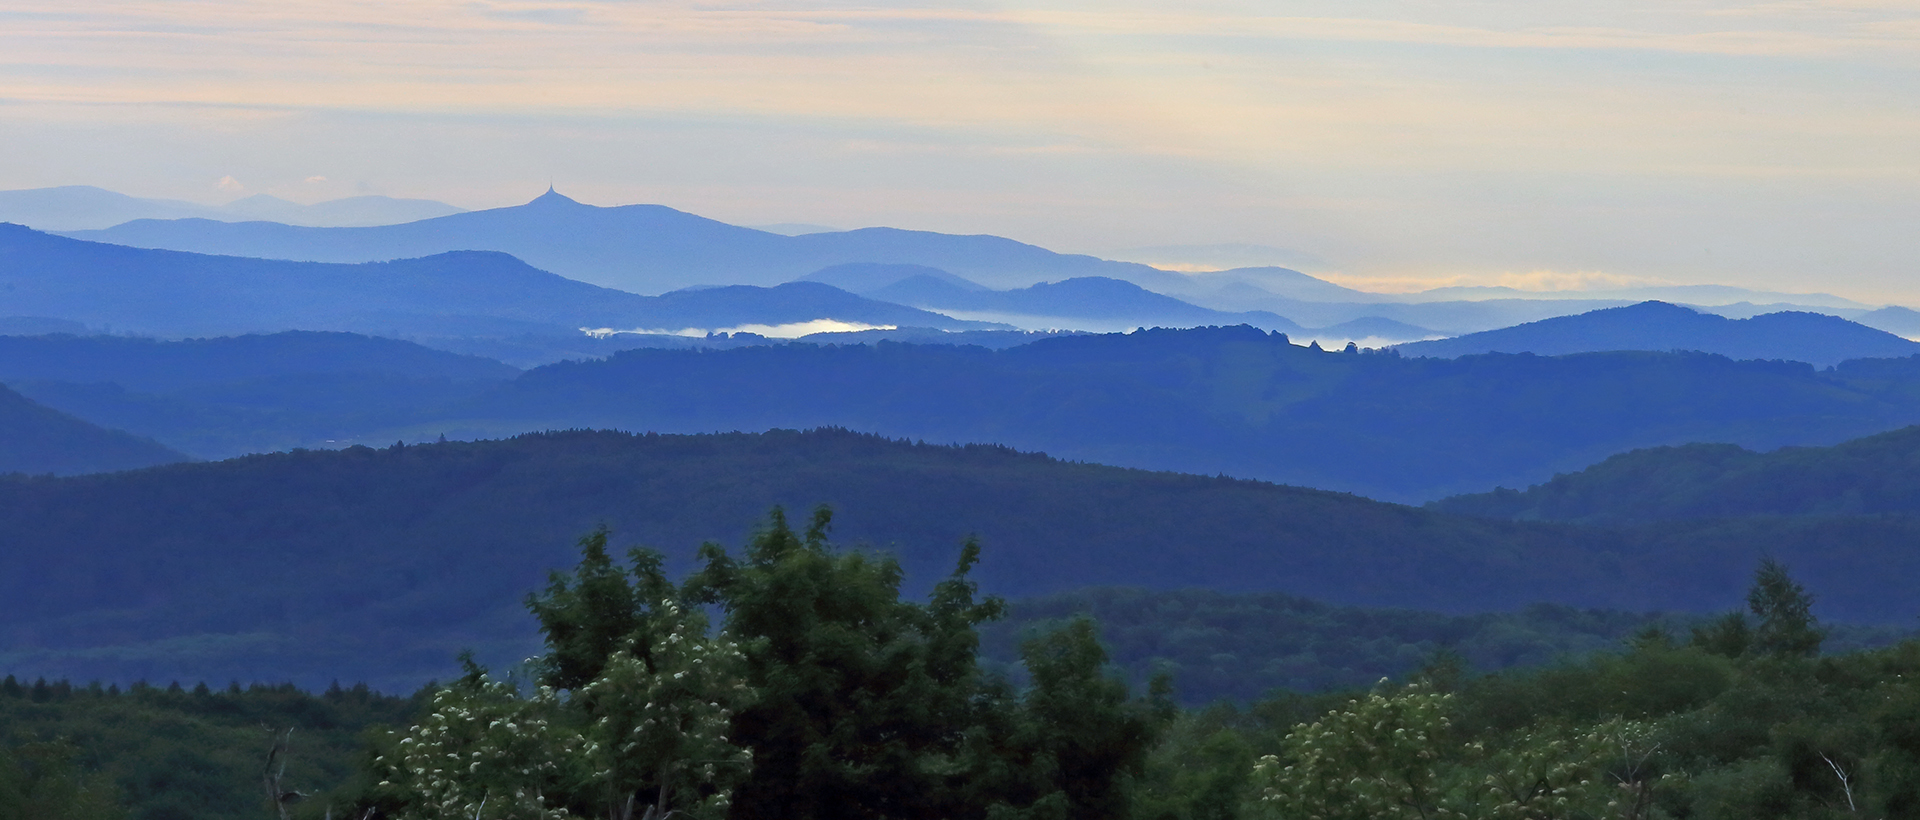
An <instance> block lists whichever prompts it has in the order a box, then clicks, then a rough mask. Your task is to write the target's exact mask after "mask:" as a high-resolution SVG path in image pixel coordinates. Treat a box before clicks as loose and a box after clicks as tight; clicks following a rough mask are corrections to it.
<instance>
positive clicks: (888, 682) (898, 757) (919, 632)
mask: <svg viewBox="0 0 1920 820" xmlns="http://www.w3.org/2000/svg"><path fill="white" fill-rule="evenodd" d="M831 523H832V515H831V513H830V512H829V511H828V510H827V509H826V508H824V507H822V508H820V509H819V510H817V511H816V512H815V513H814V516H813V520H812V521H811V523H810V524H809V525H808V527H807V529H806V530H805V532H804V533H796V532H794V530H793V529H792V528H791V527H790V526H789V525H788V524H787V521H786V517H785V516H784V514H782V512H781V511H780V510H779V509H775V510H774V511H773V513H772V514H771V516H770V517H769V520H768V523H767V525H766V526H765V527H764V528H763V529H762V530H761V531H760V532H759V533H757V534H756V535H755V536H754V537H753V538H752V539H751V541H750V542H749V543H748V545H747V547H746V549H745V550H744V554H743V556H742V557H741V558H740V559H738V560H736V559H734V558H733V557H732V556H730V555H728V554H727V553H726V551H725V550H724V549H722V548H721V547H719V546H717V545H713V544H708V545H706V546H704V547H702V549H701V556H702V558H703V560H704V561H705V566H704V567H703V568H702V569H701V570H700V571H699V572H698V573H697V574H696V575H695V576H694V577H693V578H691V579H690V580H689V582H688V585H687V586H688V589H689V590H690V591H691V592H692V594H693V595H694V596H695V597H696V598H697V599H698V600H702V601H707V602H711V603H715V604H718V605H719V606H721V607H722V608H724V609H725V611H726V625H727V629H728V631H729V632H731V633H732V634H734V635H736V636H737V637H738V639H739V640H740V641H741V645H742V647H743V648H744V650H745V654H746V669H747V678H748V682H749V684H750V685H751V686H753V687H754V688H755V689H757V690H758V691H759V695H760V696H759V697H758V699H757V700H756V701H755V702H754V703H753V704H752V705H750V706H748V707H746V708H745V709H743V710H742V711H741V712H740V713H739V714H738V715H737V716H735V718H734V724H733V725H734V731H735V736H736V739H737V741H738V742H739V743H741V744H742V745H744V746H746V747H747V748H748V749H750V750H751V751H752V753H753V772H752V775H751V777H750V778H749V779H748V780H747V781H746V782H745V783H743V784H742V785H741V786H740V788H739V789H738V791H737V792H736V794H735V798H734V811H733V813H732V816H734V817H752V818H763V817H791V818H829V817H830V818H836V820H864V819H865V818H910V817H952V816H958V815H960V814H963V813H964V811H965V809H964V806H962V805H961V804H960V802H959V801H960V799H961V797H960V795H961V794H962V793H963V792H964V791H965V790H966V780H967V778H966V776H965V775H966V773H965V772H963V771H961V770H960V768H959V767H958V766H957V765H956V764H955V760H956V759H957V756H958V755H959V753H960V751H961V747H962V743H963V740H964V739H965V736H966V732H967V730H968V728H969V727H971V726H973V725H975V724H976V723H977V722H978V718H979V716H978V708H979V702H978V698H977V696H978V695H979V693H980V692H981V679H980V673H979V669H978V666H977V663H976V657H975V656H976V654H977V651H978V638H977V636H976V633H975V630H974V627H975V625H977V624H979V623H980V622H982V621H985V620H988V619H991V618H996V617H999V616H1000V614H1001V612H1002V611H1003V609H1004V606H1003V604H1002V603H1001V602H1000V600H999V599H997V598H991V597H989V598H986V599H984V600H976V599H975V594H976V590H975V586H974V584H973V582H972V581H971V580H969V579H968V577H967V576H968V573H969V572H970V571H971V570H972V567H973V565H974V563H975V562H976V561H977V560H978V559H979V546H978V545H977V544H975V543H972V542H968V543H967V544H966V545H965V546H964V547H963V548H962V550H961V555H960V561H959V565H958V567H957V568H956V569H955V570H954V573H953V574H952V576H951V577H949V578H947V579H946V580H944V581H942V582H941V583H940V584H939V585H938V587H936V589H935V591H934V593H933V596H932V599H931V601H930V602H929V603H928V604H927V605H924V606H922V605H917V604H913V603H909V602H904V601H902V600H900V594H899V587H900V582H901V571H900V567H899V564H898V563H897V562H895V561H894V560H893V559H892V558H889V557H874V556H869V555H866V554H863V553H860V552H840V551H838V550H836V549H834V548H833V546H832V545H831V544H830V543H829V542H828V540H827V533H828V530H829V528H830V526H831Z"/></svg>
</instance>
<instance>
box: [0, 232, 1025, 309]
mask: <svg viewBox="0 0 1920 820" xmlns="http://www.w3.org/2000/svg"><path fill="white" fill-rule="evenodd" d="M0 262H4V265H3V266H0V287H4V288H5V289H6V293H7V296H8V300H9V310H10V311H11V312H12V313H14V314H17V315H29V316H44V317H53V318H60V319H67V320H71V321H78V322H82V323H85V324H87V325H90V326H93V327H96V328H100V327H111V329H113V330H115V331H129V330H132V331H139V332H144V333H154V334H160V335H176V336H178V335H215V334H231V333H247V332H273V331H279V330H296V329H297V330H345V331H355V332H374V333H380V334H382V335H389V336H504V335H514V334H522V333H533V332H539V333H555V332H558V333H577V332H578V329H579V328H581V327H596V328H597V327H611V328H618V329H629V328H671V329H680V328H689V327H691V328H699V329H712V328H725V327H731V326H735V325H743V324H766V325H779V324H787V323H794V322H807V321H812V320H816V319H837V320H840V321H846V322H856V323H863V324H870V325H901V326H914V327H931V328H940V329H953V330H967V329H988V328H991V327H992V326H991V325H986V324H982V323H978V322H961V321H956V320H953V319H949V318H948V317H945V316H942V315H940V314H937V313H929V312H927V311H922V310H915V309H913V308H908V307H903V306H900V305H893V304H888V303H884V302H876V301H873V300H870V299H864V298H861V297H858V296H854V295H853V294H850V293H846V292H844V291H840V290H837V289H835V288H831V287H828V286H826V285H820V284H814V283H792V284H787V285H782V286H780V287H776V288H771V289H767V288H722V289H715V290H712V291H696V292H688V293H682V294H670V295H668V296H664V297H650V296H638V295H635V294H632V293H626V292H623V291H617V290H611V289H608V288H602V287H596V286H594V285H589V284H586V283H584V282H576V281H573V280H571V279H566V278H563V277H560V276H556V275H554V274H551V273H547V272H545V271H541V270H537V269H535V268H533V267H531V266H529V265H527V264H526V263H524V262H521V261H520V260H518V259H515V258H513V257H511V256H507V255H505V254H501V253H492V252H476V251H461V252H454V253H441V254H438V255H436V256H429V257H425V258H419V259H402V260H399V261H394V262H377V263H368V264H356V265H345V264H323V263H314V262H284V261H275V260H268V259H246V258H239V257H230V256H206V255H202V254H195V253H181V252H177V251H159V250H148V249H143V248H131V247H122V246H118V245H108V244H102V243H98V242H84V241H80V240H75V239H68V238H65V237H59V236H53V235H49V234H44V233H39V232H37V231H33V230H30V229H27V228H22V227H20V226H17V225H0Z"/></svg>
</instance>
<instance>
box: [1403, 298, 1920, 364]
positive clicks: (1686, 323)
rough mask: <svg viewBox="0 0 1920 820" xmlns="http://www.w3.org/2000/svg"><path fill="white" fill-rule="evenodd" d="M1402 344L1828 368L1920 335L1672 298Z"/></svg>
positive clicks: (1420, 348) (1428, 349) (1900, 347)
mask: <svg viewBox="0 0 1920 820" xmlns="http://www.w3.org/2000/svg"><path fill="white" fill-rule="evenodd" d="M1396 349H1398V350H1399V351H1400V352H1401V353H1403V354H1405V355H1408V356H1435V357H1454V356H1465V355H1471V354H1476V353H1534V354H1538V355H1542V356H1560V355H1566V354H1569V353H1594V352H1600V351H1610V350H1697V351H1700V352H1703V353H1715V354H1719V355H1723V356H1728V357H1731V358H1735V359H1784V360H1788V361H1800V362H1807V363H1809V364H1813V365H1816V366H1820V367H1827V366H1831V365H1835V364H1838V363H1840V362H1842V361H1846V360H1848V359H1865V358H1895V357H1901V356H1909V355H1912V354H1914V353H1920V342H1913V341H1910V340H1907V339H1903V338H1901V337H1899V336H1895V335H1893V334H1891V333H1888V332H1886V331H1883V330H1876V329H1873V328H1870V327H1867V326H1865V325H1862V324H1859V323H1856V322H1850V321H1847V320H1845V319H1842V318H1839V317H1837V316H1827V315H1823V314H1818V313H1801V312H1783V313H1768V314H1763V315H1760V316H1755V317H1753V318H1750V319H1728V318H1726V317H1724V316H1716V315H1713V314H1710V313H1700V312H1697V311H1694V310H1691V309H1689V308H1684V307H1680V306H1678V305H1672V304H1668V303H1666V302H1642V303H1640V304H1637V305H1632V306H1628V307H1618V308H1606V309H1602V310H1596V311H1591V312H1588V313H1582V314H1579V315H1577V316H1561V317H1556V318H1552V319H1542V320H1540V321H1537V322H1529V323H1527V324H1523V325H1517V326H1514V327H1509V328H1502V329H1500V330H1489V331H1485V332H1481V333H1470V334H1467V335H1465V336H1458V337H1455V338H1452V339H1438V340H1434V341H1424V342H1411V343H1408V344H1402V345H1398V346H1397V348H1396Z"/></svg>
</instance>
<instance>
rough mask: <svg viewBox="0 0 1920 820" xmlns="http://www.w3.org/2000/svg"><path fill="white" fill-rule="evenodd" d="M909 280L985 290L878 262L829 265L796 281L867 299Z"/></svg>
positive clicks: (926, 270) (929, 271)
mask: <svg viewBox="0 0 1920 820" xmlns="http://www.w3.org/2000/svg"><path fill="white" fill-rule="evenodd" d="M909 279H930V280H933V281H935V282H939V283H940V284H943V285H950V286H952V287H956V288H959V289H960V290H963V291H984V290H987V289H988V288H987V287H986V286H985V285H982V284H980V283H978V282H974V281H972V280H969V279H965V278H963V277H959V276H955V275H953V274H951V273H948V272H946V271H943V270H941V269H939V268H930V267H927V266H926V265H887V264H881V263H878V262H848V263H846V264H844V265H830V266H828V267H824V268H821V269H819V270H817V271H814V272H812V273H809V274H807V275H806V276H802V277H800V279H799V280H798V281H801V282H819V283H821V284H824V285H832V286H834V287H836V288H839V289H841V290H844V291H847V292H849V293H858V294H860V295H862V296H868V295H872V294H873V293H875V292H877V291H881V290H885V289H887V288H889V287H891V286H893V285H895V284H898V283H900V282H903V281H906V280H909Z"/></svg>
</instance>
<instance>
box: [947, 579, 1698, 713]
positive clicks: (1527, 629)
mask: <svg viewBox="0 0 1920 820" xmlns="http://www.w3.org/2000/svg"><path fill="white" fill-rule="evenodd" d="M1077 616H1088V617H1091V618H1092V619H1093V620H1094V622H1096V623H1098V624H1099V625H1100V638H1101V641H1102V642H1103V643H1104V644H1105V645H1106V646H1107V647H1108V648H1109V650H1110V651H1111V652H1112V657H1113V662H1114V663H1115V664H1116V665H1118V666H1119V667H1120V668H1121V669H1124V670H1126V672H1127V673H1128V676H1129V678H1130V679H1131V680H1132V681H1133V682H1134V683H1135V684H1136V685H1144V684H1145V683H1146V682H1147V681H1148V680H1149V679H1150V678H1151V677H1152V675H1153V674H1154V672H1155V671H1165V672H1168V673H1170V674H1171V675H1172V676H1173V680H1174V685H1175V691H1176V692H1177V694H1178V695H1179V700H1180V702H1181V703H1183V704H1187V705H1190V706H1200V705H1204V704H1207V703H1211V702H1214V701H1217V700H1222V699H1227V700H1234V701H1239V702H1242V703H1245V702H1249V701H1252V700H1255V699H1257V698H1259V697H1261V696H1263V695H1265V694H1267V693H1269V692H1271V691H1273V690H1276V689H1288V690H1293V691H1297V692H1321V691H1327V690H1333V689H1354V688H1364V687H1366V686H1370V685H1372V684H1373V683H1374V682H1375V681H1378V680H1380V679H1381V678H1383V677H1391V678H1401V677H1404V676H1406V675H1408V674H1410V673H1412V672H1414V671H1415V670H1416V669H1418V668H1419V667H1420V666H1421V665H1423V664H1426V663H1427V662H1428V661H1429V660H1430V659H1431V658H1433V657H1434V656H1435V653H1437V652H1442V651H1448V652H1454V653H1457V654H1458V656H1459V657H1460V658H1461V660H1462V662H1463V664H1464V665H1465V666H1467V667H1469V668H1471V669H1474V670H1478V671H1481V672H1488V671H1493V670H1497V669H1504V668H1507V667H1511V666H1539V665H1542V664H1546V663H1551V662H1553V661H1555V660H1558V659H1560V658H1562V657H1570V656H1580V655H1585V654H1588V653H1591V652H1595V651H1601V650H1607V649H1612V648H1614V647H1617V646H1618V645H1619V644H1620V642H1621V640H1622V639H1624V638H1626V637H1628V636H1629V635H1631V634H1633V633H1634V632H1635V631H1636V630H1639V629H1641V628H1643V627H1647V626H1650V625H1659V624H1669V623H1674V624H1678V623H1684V622H1685V621H1687V620H1688V616H1670V615H1659V614H1636V613H1629V612H1619V611H1600V610H1580V609H1575V608H1572V607H1567V606H1555V605H1549V604H1537V605H1533V606H1528V607H1526V608H1524V609H1521V610H1519V611H1516V612H1510V613H1481V614H1475V615H1444V614H1439V613H1434V612H1422V611H1418V610H1410V609H1372V608H1359V607H1342V606H1332V605H1328V604H1326V603H1322V602H1319V601H1314V600H1309V599H1306V598H1300V597H1295V596H1291V595H1283V594H1280V593H1272V592H1266V593H1246V594H1230V593H1223V592H1217V591H1213V590H1204V589H1183V590H1166V591H1160V590H1147V589H1138V588H1108V589H1086V590H1079V591H1075V592H1067V593H1061V594H1058V595H1051V596H1045V597H1040V598H1027V599H1020V600H1016V601H1014V602H1013V603H1012V608H1011V610H1010V614H1009V617H1008V618H1007V619H1006V620H1004V621H1000V622H997V623H991V624H986V625H983V626H982V627H981V636H982V640H983V642H984V647H985V653H986V655H987V657H988V658H990V659H992V660H993V661H995V662H997V663H1006V664H1011V663H1012V662H1013V661H1014V660H1016V659H1017V658H1018V650H1019V644H1020V642H1021V640H1022V638H1023V636H1031V635H1033V634H1036V633H1038V632H1040V631H1042V630H1044V629H1047V628H1050V627H1056V626H1058V625H1060V624H1065V623H1071V622H1072V621H1073V620H1074V618H1075V617H1077ZM1015 671H1016V672H1017V670H1015Z"/></svg>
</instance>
